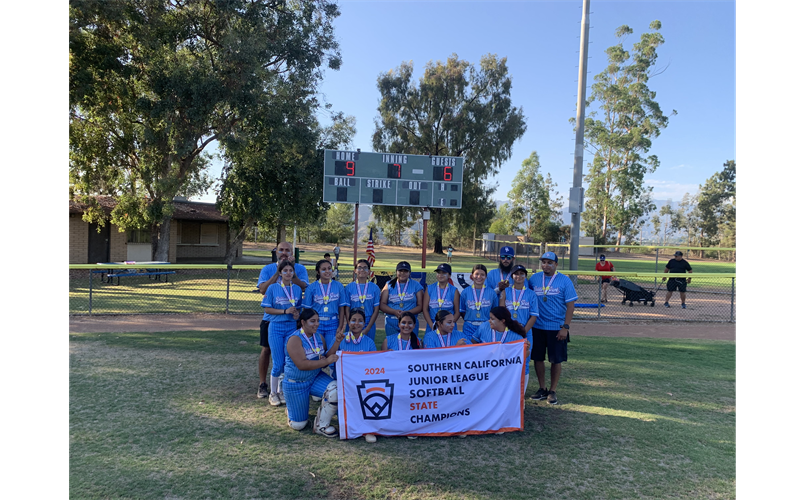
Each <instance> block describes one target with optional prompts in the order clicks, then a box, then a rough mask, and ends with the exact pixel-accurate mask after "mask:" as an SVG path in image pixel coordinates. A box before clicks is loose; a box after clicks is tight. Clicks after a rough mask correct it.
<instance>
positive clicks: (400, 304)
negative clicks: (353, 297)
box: [380, 261, 424, 337]
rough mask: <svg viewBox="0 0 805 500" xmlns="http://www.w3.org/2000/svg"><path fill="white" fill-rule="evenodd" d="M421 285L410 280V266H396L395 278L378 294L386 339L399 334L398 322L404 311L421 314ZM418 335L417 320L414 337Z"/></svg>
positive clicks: (416, 321) (417, 321)
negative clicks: (384, 318) (384, 317)
mask: <svg viewBox="0 0 805 500" xmlns="http://www.w3.org/2000/svg"><path fill="white" fill-rule="evenodd" d="M423 294H424V292H423V291H422V285H420V284H419V283H417V282H416V281H413V280H412V279H411V264H409V263H408V262H405V261H403V262H400V263H399V264H397V277H395V278H393V279H392V280H391V281H389V282H388V283H386V286H384V287H383V291H382V292H380V310H381V311H383V313H384V314H385V315H386V337H391V336H394V335H397V334H398V333H400V327H399V321H400V318H401V317H402V314H403V313H404V312H406V311H409V312H411V314H413V315H414V318H416V315H417V314H419V313H421V312H422V296H423ZM418 334H419V320H415V321H414V335H418Z"/></svg>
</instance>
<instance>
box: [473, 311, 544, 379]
mask: <svg viewBox="0 0 805 500" xmlns="http://www.w3.org/2000/svg"><path fill="white" fill-rule="evenodd" d="M478 338H479V340H480V341H481V342H480V343H482V344H484V343H490V342H500V343H501V344H503V343H505V342H514V341H517V340H520V339H526V342H525V349H526V353H529V354H530V353H531V344H532V340H531V331H530V330H529V331H526V329H525V328H523V325H521V324H520V323H518V322H517V321H515V320H514V319H512V316H511V313H509V310H508V309H506V308H505V307H500V306H495V307H493V308H492V310H491V311H490V312H489V321H487V322H486V323H484V324H483V325H481V327H480V328H478ZM523 363H524V364H525V384H524V385H523V395H525V390H526V387H528V365H529V359H528V354H526V356H525V359H523Z"/></svg>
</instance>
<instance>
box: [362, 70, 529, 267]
mask: <svg viewBox="0 0 805 500" xmlns="http://www.w3.org/2000/svg"><path fill="white" fill-rule="evenodd" d="M413 70H414V66H413V62H408V63H402V64H401V65H400V66H399V67H398V68H396V69H394V70H391V71H389V72H388V73H386V74H383V75H380V76H379V77H378V80H377V88H378V90H379V91H380V105H379V106H378V112H379V114H380V116H379V118H378V119H376V120H375V132H374V135H373V136H372V147H373V148H374V150H375V151H383V152H389V153H402V154H423V155H424V154H428V155H439V156H463V157H464V178H463V185H462V186H463V196H462V205H463V206H462V208H461V210H444V211H443V210H442V209H441V208H435V209H433V210H432V217H431V221H430V222H431V223H430V225H429V228H428V229H429V230H430V229H431V228H433V229H432V231H433V233H432V234H433V240H432V241H433V251H434V252H435V253H439V254H441V253H443V251H442V246H443V243H442V241H443V236H444V233H445V231H446V230H447V228H448V227H450V226H451V225H453V226H456V228H455V229H456V230H458V231H464V232H468V231H469V232H472V233H473V237H474V236H475V233H477V231H478V229H479V228H480V227H483V226H485V224H484V221H483V220H480V221H479V220H478V219H479V218H480V219H483V218H484V217H491V215H492V213H494V212H492V210H494V206H493V202H492V200H491V199H490V198H489V195H490V193H491V192H492V189H490V188H489V187H486V186H484V181H485V180H486V179H488V178H489V177H490V176H492V175H495V174H497V172H498V170H499V169H500V165H501V164H502V163H503V162H505V161H506V160H508V159H509V157H510V156H511V150H512V145H513V144H514V142H515V141H516V140H517V139H519V138H520V137H522V135H523V134H524V133H525V128H526V126H525V117H524V115H523V111H522V108H516V107H514V105H513V104H512V101H511V95H510V94H511V93H510V90H511V77H510V76H509V74H508V68H507V66H506V58H505V57H504V58H501V59H498V57H497V56H496V55H491V54H490V55H486V56H484V57H482V58H481V61H480V64H479V67H478V68H476V67H475V66H474V65H471V64H470V63H468V62H467V61H463V60H460V59H459V58H458V56H457V55H456V54H453V55H451V56H450V57H449V58H448V59H447V61H446V62H445V63H442V62H441V61H438V62H436V63H433V62H432V61H431V62H429V63H428V64H427V65H426V66H425V72H424V74H423V76H422V78H420V79H419V82H418V83H419V84H418V85H417V83H416V82H414V81H413ZM490 205H492V207H491V208H490ZM389 210H393V209H391V208H390V207H376V210H375V209H374V208H373V212H374V213H375V216H376V217H378V219H380V218H382V217H383V215H382V212H384V211H389ZM385 218H388V215H387V216H385ZM487 220H489V219H487ZM386 234H387V235H388V233H386Z"/></svg>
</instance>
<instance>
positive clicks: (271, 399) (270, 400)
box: [268, 392, 282, 406]
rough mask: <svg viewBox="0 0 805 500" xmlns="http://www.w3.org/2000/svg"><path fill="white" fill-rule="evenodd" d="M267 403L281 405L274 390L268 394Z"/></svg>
mask: <svg viewBox="0 0 805 500" xmlns="http://www.w3.org/2000/svg"><path fill="white" fill-rule="evenodd" d="M268 403H269V404H270V405H271V406H281V405H282V401H281V400H280V398H279V396H278V395H277V393H276V392H272V393H271V394H269V395H268Z"/></svg>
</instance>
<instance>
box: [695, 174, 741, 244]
mask: <svg viewBox="0 0 805 500" xmlns="http://www.w3.org/2000/svg"><path fill="white" fill-rule="evenodd" d="M697 212H698V216H699V219H700V220H699V235H700V237H701V242H702V245H703V246H707V245H713V244H719V245H722V246H727V245H729V246H730V247H732V246H734V245H735V160H728V161H727V162H725V163H724V169H723V170H722V171H721V172H717V173H715V174H713V176H712V177H710V178H709V179H707V181H706V182H705V183H704V186H701V185H700V186H699V198H698V207H697Z"/></svg>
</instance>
